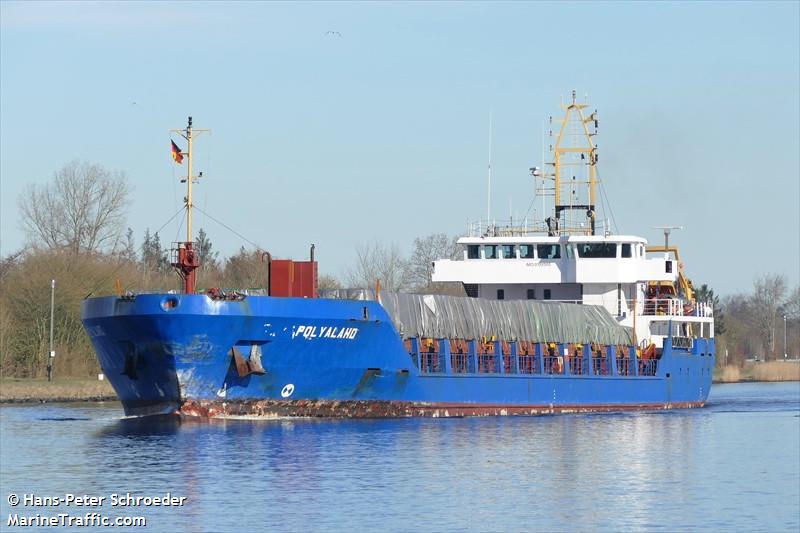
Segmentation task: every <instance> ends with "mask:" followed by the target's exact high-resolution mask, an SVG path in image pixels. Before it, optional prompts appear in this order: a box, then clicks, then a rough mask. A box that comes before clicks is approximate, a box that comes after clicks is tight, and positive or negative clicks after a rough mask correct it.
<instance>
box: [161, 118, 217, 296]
mask: <svg viewBox="0 0 800 533" xmlns="http://www.w3.org/2000/svg"><path fill="white" fill-rule="evenodd" d="M207 131H210V130H207V129H205V130H201V129H193V128H192V117H189V120H188V123H187V125H186V129H183V130H170V132H171V133H176V134H178V135H180V136H181V137H183V138H184V139H185V140H186V145H187V148H186V152H181V151H180V150H178V151H176V149H177V146H176V145H175V143H174V142H173V147H172V150H173V154H172V157H173V159H174V160H175V162H176V163H178V164H181V163H183V156H186V160H187V161H186V177H185V178H182V179H181V183H184V182H185V183H186V196H185V197H184V199H183V200H184V207H185V209H186V241H184V242H178V243H176V245H177V247H176V248H175V249H174V250H173V260H172V266H173V267H174V268H175V270H176V271H177V272H178V275H180V277H181V279H182V280H183V292H185V293H186V294H192V293H194V290H195V282H196V272H195V270H197V268H198V267H199V266H200V257H199V255H198V251H197V250H195V249H194V242H193V236H192V208H193V207H194V204H193V203H192V185H193V184H194V182H195V180H197V179H198V178H200V177H201V176H202V175H203V173H202V172H201V173H200V175H199V176H195V175H194V174H192V156H193V153H192V143H193V141H194V137H195V135H199V134H201V133H204V132H207Z"/></svg>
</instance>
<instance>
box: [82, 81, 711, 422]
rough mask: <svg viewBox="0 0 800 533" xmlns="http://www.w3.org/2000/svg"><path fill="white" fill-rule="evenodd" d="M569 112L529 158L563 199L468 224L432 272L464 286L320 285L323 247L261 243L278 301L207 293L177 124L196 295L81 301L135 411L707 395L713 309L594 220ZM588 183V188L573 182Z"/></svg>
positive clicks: (678, 273)
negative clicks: (520, 216) (535, 216)
mask: <svg viewBox="0 0 800 533" xmlns="http://www.w3.org/2000/svg"><path fill="white" fill-rule="evenodd" d="M563 107H564V111H565V116H564V119H563V120H561V121H555V122H556V124H557V125H560V130H559V131H558V134H557V136H556V142H555V145H554V147H553V149H552V152H553V156H554V160H553V162H552V163H551V164H549V166H548V167H547V168H546V169H545V170H541V169H537V168H534V169H531V170H532V174H533V176H534V179H535V180H541V184H542V193H543V194H544V192H545V190H547V191H549V195H550V196H552V197H553V198H554V201H553V207H554V210H553V214H552V215H551V216H549V217H547V218H546V219H545V220H544V221H542V222H539V223H532V224H528V223H527V221H524V222H523V223H522V224H519V223H517V224H516V225H515V224H514V223H513V222H511V221H509V222H508V223H497V222H496V221H490V220H487V221H485V222H483V221H481V222H478V223H475V224H472V225H471V226H470V228H469V231H468V233H467V234H466V235H465V236H464V237H462V238H460V239H459V240H458V243H459V246H460V247H461V252H462V258H460V259H459V260H440V261H436V262H435V264H434V273H433V281H435V282H450V283H456V284H460V285H461V286H462V287H463V289H464V293H465V294H466V295H467V296H463V297H458V296H444V295H432V294H428V295H421V294H397V293H387V292H382V291H380V288H379V285H378V286H377V287H376V289H375V290H368V291H367V290H362V291H334V293H328V294H324V295H323V296H326V297H320V295H319V294H318V290H317V263H316V261H315V260H314V257H313V248H312V254H311V258H310V260H309V261H291V260H278V259H274V260H273V259H272V258H271V256H269V254H265V257H266V263H265V268H267V269H268V272H269V282H268V287H266V293H267V294H266V295H264V294H263V292H264V291H223V290H220V289H209V290H207V291H205V292H203V293H197V292H196V290H195V273H196V269H197V268H198V267H199V263H198V256H197V253H196V251H195V250H194V248H193V242H192V233H191V209H192V184H193V183H194V180H195V176H193V174H192V164H191V161H192V140H193V135H194V134H196V133H197V131H198V130H193V129H192V124H191V118H190V119H189V124H188V126H187V128H186V129H185V130H176V131H177V133H179V134H180V135H181V136H183V137H184V138H185V140H186V141H187V143H188V150H187V152H185V153H184V152H181V151H180V149H179V148H178V147H177V145H175V144H174V143H173V158H175V161H176V162H182V160H183V158H184V156H187V157H188V164H187V167H188V172H187V175H186V178H185V180H186V183H187V197H186V211H187V240H186V241H185V242H182V243H178V245H177V246H176V249H175V251H174V259H173V266H174V267H175V269H176V270H177V271H178V273H179V274H180V276H181V278H182V279H183V292H182V293H172V292H165V293H127V294H121V295H115V296H106V297H99V298H89V299H87V300H85V301H84V304H83V309H82V318H83V322H84V326H85V328H86V331H87V333H88V334H89V336H90V338H91V339H92V343H93V345H94V348H95V350H96V352H97V355H98V359H99V361H100V364H101V366H102V368H103V371H104V373H105V374H106V375H107V376H108V379H109V381H110V382H111V384H112V385H113V386H114V389H115V390H116V392H117V394H118V396H119V398H120V401H121V402H122V404H123V406H124V409H125V412H126V414H128V415H148V414H159V413H173V412H177V413H181V414H184V415H198V416H212V417H213V416H265V417H270V416H346V417H398V416H435V417H439V416H473V415H513V414H523V415H534V414H544V413H556V412H585V411H608V410H623V409H670V408H676V407H700V406H702V405H703V404H704V403H705V401H706V399H707V397H708V393H709V389H710V386H711V374H712V370H713V368H714V339H713V336H714V331H713V328H714V327H713V312H712V309H711V307H710V306H709V305H707V304H706V303H704V302H698V301H696V300H695V298H694V293H693V289H692V285H691V281H689V280H688V278H687V277H686V276H685V273H684V268H683V264H682V263H681V261H680V256H679V252H678V249H677V248H676V247H675V246H670V245H669V242H668V240H667V242H665V244H664V246H648V245H647V242H646V240H645V239H643V238H641V237H636V236H630V235H620V234H616V233H612V232H611V231H610V227H609V226H608V224H607V223H604V222H602V221H601V220H599V218H598V216H597V214H596V204H595V196H596V187H597V185H598V183H599V180H598V179H597V174H596V165H597V149H596V146H595V144H594V141H593V137H594V135H595V134H596V128H597V115H596V113H592V114H588V115H587V114H586V113H585V108H586V107H587V106H586V104H585V103H578V102H577V101H576V100H575V95H574V92H573V97H572V101H571V103H569V104H566V105H564V106H563ZM576 132H577V133H578V134H579V135H578V134H576ZM577 138H580V142H576V141H575V140H576V139H577ZM575 167H577V171H576V169H575ZM567 169H568V171H569V173H570V176H569V177H570V178H571V179H565V177H564V176H565V175H566V174H565V172H567ZM576 172H583V173H585V175H586V176H585V179H581V180H578V179H577V178H576V176H574V175H575V174H576ZM581 182H583V183H585V184H586V185H587V187H586V189H587V194H585V196H580V195H579V194H578V193H577V192H576V190H577V189H578V184H580V183H581ZM545 185H546V187H545ZM668 231H669V230H665V237H668V235H669V232H668Z"/></svg>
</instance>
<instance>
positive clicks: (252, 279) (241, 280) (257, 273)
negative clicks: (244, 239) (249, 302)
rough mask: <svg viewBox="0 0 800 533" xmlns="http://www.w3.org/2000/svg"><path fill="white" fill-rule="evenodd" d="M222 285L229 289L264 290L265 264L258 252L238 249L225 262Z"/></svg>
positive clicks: (266, 281) (262, 256)
mask: <svg viewBox="0 0 800 533" xmlns="http://www.w3.org/2000/svg"><path fill="white" fill-rule="evenodd" d="M223 281H224V285H225V287H227V288H231V289H255V288H266V285H267V283H268V279H267V263H266V261H265V260H264V253H263V252H261V251H259V250H246V249H245V248H244V246H242V247H241V248H239V253H237V254H236V255H234V256H231V257H229V258H228V259H227V260H226V261H225V269H224V273H223Z"/></svg>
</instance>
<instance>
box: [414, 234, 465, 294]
mask: <svg viewBox="0 0 800 533" xmlns="http://www.w3.org/2000/svg"><path fill="white" fill-rule="evenodd" d="M457 240H458V237H452V238H451V237H448V236H447V235H446V234H445V233H432V234H430V235H428V236H426V237H417V238H416V239H414V251H413V252H412V253H411V259H410V260H409V275H410V281H411V284H412V285H413V286H414V288H415V289H417V290H421V289H426V288H429V287H430V286H431V276H432V275H433V262H434V261H436V260H438V259H457V257H458V244H457Z"/></svg>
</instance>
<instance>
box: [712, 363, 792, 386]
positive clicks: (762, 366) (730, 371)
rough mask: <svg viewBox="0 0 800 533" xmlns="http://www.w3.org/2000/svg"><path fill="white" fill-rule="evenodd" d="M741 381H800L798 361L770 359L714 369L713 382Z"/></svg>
mask: <svg viewBox="0 0 800 533" xmlns="http://www.w3.org/2000/svg"><path fill="white" fill-rule="evenodd" d="M742 381H800V363H799V362H797V361H789V362H784V361H772V362H769V363H745V364H744V366H741V367H740V366H737V365H728V366H723V367H721V368H715V369H714V383H739V382H742Z"/></svg>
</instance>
